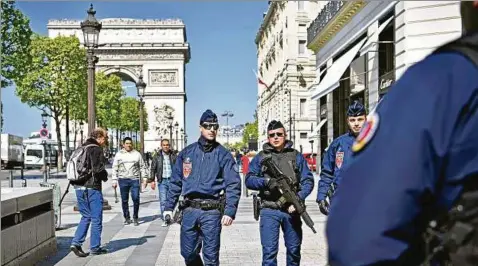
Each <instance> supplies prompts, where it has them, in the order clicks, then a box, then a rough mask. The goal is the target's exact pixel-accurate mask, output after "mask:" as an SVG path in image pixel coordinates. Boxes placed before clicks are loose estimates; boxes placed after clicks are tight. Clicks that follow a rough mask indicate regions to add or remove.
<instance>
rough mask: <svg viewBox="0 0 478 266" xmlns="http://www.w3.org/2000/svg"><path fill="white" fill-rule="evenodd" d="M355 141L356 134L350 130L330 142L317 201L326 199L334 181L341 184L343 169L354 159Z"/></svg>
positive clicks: (321, 174)
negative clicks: (353, 148)
mask: <svg viewBox="0 0 478 266" xmlns="http://www.w3.org/2000/svg"><path fill="white" fill-rule="evenodd" d="M354 141H355V136H354V135H353V134H352V133H351V132H349V133H345V134H343V135H342V136H340V137H338V138H336V139H334V140H333V141H332V143H330V145H329V147H328V148H327V151H326V152H325V155H324V158H323V160H322V168H321V171H320V180H319V189H318V190H317V202H319V201H321V200H324V199H325V197H326V196H327V191H329V188H330V185H331V184H332V183H333V184H334V185H337V186H338V185H340V181H341V178H342V176H341V172H342V169H343V168H344V167H345V166H346V165H347V164H349V163H350V160H351V159H352V144H353V143H354Z"/></svg>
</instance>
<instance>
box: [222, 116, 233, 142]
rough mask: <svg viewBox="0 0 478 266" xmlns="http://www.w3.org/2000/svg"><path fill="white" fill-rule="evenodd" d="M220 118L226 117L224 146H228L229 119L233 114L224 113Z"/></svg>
mask: <svg viewBox="0 0 478 266" xmlns="http://www.w3.org/2000/svg"><path fill="white" fill-rule="evenodd" d="M221 116H225V117H226V138H227V140H226V144H229V117H233V116H234V114H233V113H232V112H231V111H225V112H224V113H223V114H221Z"/></svg>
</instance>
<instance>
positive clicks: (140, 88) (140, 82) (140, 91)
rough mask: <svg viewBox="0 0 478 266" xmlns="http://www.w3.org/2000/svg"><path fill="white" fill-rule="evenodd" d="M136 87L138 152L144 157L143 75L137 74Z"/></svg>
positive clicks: (144, 84) (144, 85)
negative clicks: (137, 97)
mask: <svg viewBox="0 0 478 266" xmlns="http://www.w3.org/2000/svg"><path fill="white" fill-rule="evenodd" d="M136 89H137V90H138V96H139V137H140V143H139V152H140V153H141V156H143V158H144V115H143V112H144V111H143V108H144V102H143V97H144V92H145V89H146V83H145V82H144V81H143V75H140V76H139V79H138V82H136Z"/></svg>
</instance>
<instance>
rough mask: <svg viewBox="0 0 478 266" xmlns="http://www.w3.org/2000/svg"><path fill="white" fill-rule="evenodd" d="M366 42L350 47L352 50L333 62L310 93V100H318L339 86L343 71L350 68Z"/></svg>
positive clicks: (362, 41)
mask: <svg viewBox="0 0 478 266" xmlns="http://www.w3.org/2000/svg"><path fill="white" fill-rule="evenodd" d="M366 40H367V38H364V39H363V40H361V41H360V42H359V43H357V44H356V45H355V46H354V47H352V49H350V50H349V51H348V52H347V53H345V54H344V55H342V56H341V57H340V58H339V59H338V60H337V61H335V62H334V63H333V64H332V66H331V67H330V68H329V69H327V74H325V77H324V79H323V80H322V81H321V82H320V83H319V84H318V85H317V86H316V87H315V89H314V90H313V91H312V94H311V95H312V96H311V98H312V100H318V99H319V98H320V97H322V96H324V95H327V94H328V93H330V92H331V91H333V90H334V89H336V88H337V87H338V86H339V85H340V78H341V77H342V76H343V75H344V73H345V70H347V68H348V67H349V66H350V64H351V63H352V61H353V60H354V58H355V56H356V55H357V53H358V52H359V50H360V48H362V46H363V44H364V43H365V41H366Z"/></svg>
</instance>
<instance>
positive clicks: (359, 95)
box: [349, 55, 367, 104]
mask: <svg viewBox="0 0 478 266" xmlns="http://www.w3.org/2000/svg"><path fill="white" fill-rule="evenodd" d="M365 72H366V66H365V55H363V56H360V57H359V58H357V59H355V60H354V61H352V64H350V80H349V81H350V93H349V103H352V102H353V101H359V102H360V103H362V104H365V94H367V83H366V76H367V75H366V73H365Z"/></svg>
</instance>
